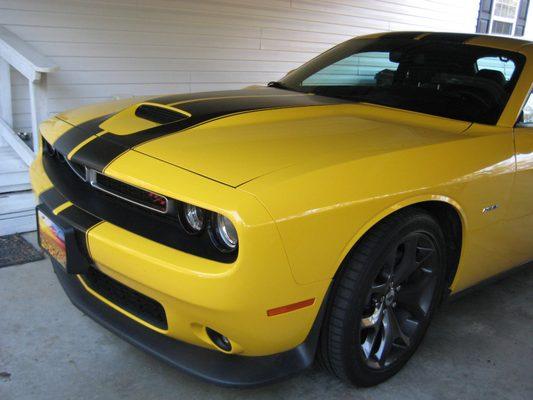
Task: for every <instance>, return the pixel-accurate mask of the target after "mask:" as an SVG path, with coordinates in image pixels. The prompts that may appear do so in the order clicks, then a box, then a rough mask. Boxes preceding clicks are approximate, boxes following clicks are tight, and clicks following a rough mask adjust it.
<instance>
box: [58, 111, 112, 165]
mask: <svg viewBox="0 0 533 400" xmlns="http://www.w3.org/2000/svg"><path fill="white" fill-rule="evenodd" d="M112 115H113V114H108V115H104V116H100V117H97V118H94V119H91V120H89V121H86V122H84V123H82V124H79V125H76V126H73V127H72V128H70V129H69V130H68V131H66V132H65V133H64V134H63V135H61V136H60V137H59V139H57V140H56V141H55V143H54V148H55V149H56V150H58V151H59V152H60V153H61V154H63V155H65V156H66V155H68V154H69V153H70V152H71V151H72V149H74V147H76V146H77V145H78V144H80V143H81V142H83V141H84V140H86V139H88V138H89V137H91V136H93V135H95V134H97V133H98V132H100V131H101V129H100V124H102V123H103V122H104V121H105V120H107V119H108V118H109V117H111V116H112Z"/></svg>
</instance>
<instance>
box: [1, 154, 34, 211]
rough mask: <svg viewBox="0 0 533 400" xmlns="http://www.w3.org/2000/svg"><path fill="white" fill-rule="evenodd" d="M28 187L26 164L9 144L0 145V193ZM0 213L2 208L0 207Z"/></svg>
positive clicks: (28, 179)
mask: <svg viewBox="0 0 533 400" xmlns="http://www.w3.org/2000/svg"><path fill="white" fill-rule="evenodd" d="M28 189H30V178H29V175H28V166H27V165H26V164H25V163H24V162H23V161H22V160H21V159H20V157H19V156H18V154H17V153H15V151H14V150H13V149H12V148H11V147H9V146H0V193H9V192H17V191H23V190H28ZM0 213H2V209H1V208H0Z"/></svg>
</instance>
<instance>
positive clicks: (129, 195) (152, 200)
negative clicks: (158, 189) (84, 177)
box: [96, 174, 167, 212]
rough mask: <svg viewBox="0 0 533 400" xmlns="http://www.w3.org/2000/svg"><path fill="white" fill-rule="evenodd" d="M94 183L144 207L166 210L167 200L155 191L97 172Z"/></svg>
mask: <svg viewBox="0 0 533 400" xmlns="http://www.w3.org/2000/svg"><path fill="white" fill-rule="evenodd" d="M96 184H97V186H98V187H99V188H101V189H103V190H107V191H109V192H111V193H113V194H115V195H118V196H121V197H123V198H124V199H127V200H131V201H134V202H136V203H139V204H143V205H145V206H146V207H149V208H153V209H155V210H158V211H161V212H165V211H166V210H167V200H166V199H165V198H164V197H162V196H159V195H157V194H155V193H152V192H149V191H147V190H144V189H139V188H137V187H135V186H132V185H128V184H127V183H124V182H120V181H117V180H116V179H113V178H110V177H108V176H105V175H102V174H97V175H96Z"/></svg>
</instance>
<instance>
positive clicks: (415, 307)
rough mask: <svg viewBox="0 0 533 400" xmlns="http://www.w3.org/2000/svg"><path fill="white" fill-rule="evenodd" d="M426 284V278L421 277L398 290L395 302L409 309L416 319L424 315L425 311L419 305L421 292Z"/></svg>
mask: <svg viewBox="0 0 533 400" xmlns="http://www.w3.org/2000/svg"><path fill="white" fill-rule="evenodd" d="M426 285H427V280H425V279H422V280H420V281H418V282H416V283H413V284H410V285H408V286H404V287H402V288H401V289H400V291H399V292H398V297H397V303H398V305H399V307H401V308H403V309H405V310H406V311H409V312H410V313H411V314H412V315H413V317H414V318H415V319H416V320H421V319H423V318H425V316H426V311H425V310H423V309H422V307H421V306H420V298H421V292H422V291H423V290H424V288H425V286H426Z"/></svg>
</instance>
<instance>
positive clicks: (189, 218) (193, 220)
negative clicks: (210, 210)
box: [180, 204, 207, 234]
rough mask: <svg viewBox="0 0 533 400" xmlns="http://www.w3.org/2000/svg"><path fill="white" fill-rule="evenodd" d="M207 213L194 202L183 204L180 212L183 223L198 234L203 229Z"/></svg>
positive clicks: (190, 230) (187, 228)
mask: <svg viewBox="0 0 533 400" xmlns="http://www.w3.org/2000/svg"><path fill="white" fill-rule="evenodd" d="M206 214H207V213H206V212H205V210H204V209H202V208H200V207H196V206H193V205H192V204H183V206H182V207H181V212H180V220H181V224H182V225H183V227H184V228H185V230H186V231H187V232H188V233H190V234H197V233H200V232H202V231H203V229H204V227H205V220H206V219H207V215H206Z"/></svg>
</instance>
